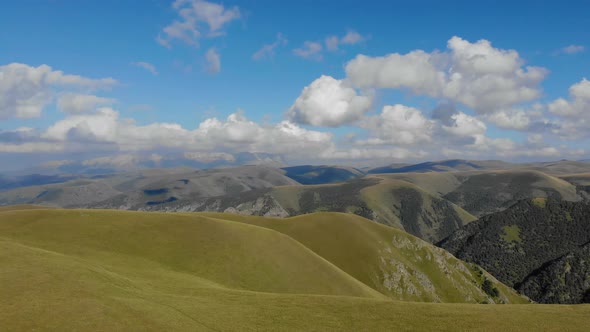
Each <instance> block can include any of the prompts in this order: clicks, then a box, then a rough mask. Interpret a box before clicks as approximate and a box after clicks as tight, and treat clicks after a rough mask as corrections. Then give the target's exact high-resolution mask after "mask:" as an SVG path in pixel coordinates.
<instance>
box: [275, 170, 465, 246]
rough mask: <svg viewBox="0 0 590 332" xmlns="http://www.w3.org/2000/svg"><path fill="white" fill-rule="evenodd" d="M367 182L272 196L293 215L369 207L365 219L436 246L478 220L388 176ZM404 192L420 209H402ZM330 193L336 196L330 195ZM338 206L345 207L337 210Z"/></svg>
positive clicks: (284, 190) (291, 189) (278, 190)
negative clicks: (308, 197)
mask: <svg viewBox="0 0 590 332" xmlns="http://www.w3.org/2000/svg"><path fill="white" fill-rule="evenodd" d="M441 174H443V173H441ZM363 181H365V183H364V184H361V182H360V181H357V182H356V183H357V184H356V185H355V184H353V182H350V183H345V184H326V185H308V186H280V187H275V188H273V189H272V196H273V198H274V199H275V200H276V201H277V202H278V203H279V204H280V205H281V206H282V207H283V208H285V209H286V210H287V211H290V212H291V213H292V215H296V214H301V213H309V212H320V211H340V212H349V213H355V212H357V210H358V209H360V208H363V207H366V208H368V209H370V210H369V211H370V212H371V215H370V216H369V215H365V217H369V218H372V219H374V220H375V221H377V222H380V223H382V224H386V225H390V226H394V227H397V228H400V229H403V230H405V231H407V232H410V233H412V234H414V235H417V236H420V237H421V238H423V239H426V240H429V241H432V242H437V241H439V240H441V239H443V238H445V237H446V236H448V235H449V234H451V233H452V232H453V231H455V230H457V229H458V228H460V227H461V226H463V225H465V224H467V223H469V222H471V221H474V220H476V219H477V218H476V217H474V216H473V215H471V214H470V213H469V212H467V211H465V210H463V209H462V208H461V207H459V206H457V205H455V204H453V203H451V202H445V201H444V199H443V198H441V197H440V196H439V195H438V194H437V193H436V192H430V191H426V190H424V189H423V188H421V187H418V186H416V185H414V184H412V183H409V182H406V181H401V180H396V179H394V178H391V177H389V176H388V175H371V176H368V177H366V178H365V179H364V180H363ZM403 190H406V191H408V190H409V191H411V192H412V193H413V194H414V195H416V196H419V197H420V199H418V200H414V199H411V198H410V200H412V201H415V202H419V203H417V204H418V205H419V206H416V207H407V206H406V207H402V204H401V201H402V196H404V195H403ZM328 191H331V192H332V193H331V194H329V195H328ZM310 192H316V193H315V194H314V195H315V196H314V202H312V203H309V202H308V203H307V204H308V206H307V207H304V206H302V204H303V196H304V195H305V194H308V193H310ZM332 196H334V197H332ZM407 198H409V197H406V199H407ZM334 202H336V203H338V204H340V203H342V204H341V205H340V206H336V205H334ZM310 207H312V209H310ZM305 208H307V210H305ZM412 211H414V212H416V213H415V215H414V213H411V212H412ZM408 212H410V213H408ZM405 214H411V216H406V220H405V224H404V222H402V215H405ZM410 227H411V229H410Z"/></svg>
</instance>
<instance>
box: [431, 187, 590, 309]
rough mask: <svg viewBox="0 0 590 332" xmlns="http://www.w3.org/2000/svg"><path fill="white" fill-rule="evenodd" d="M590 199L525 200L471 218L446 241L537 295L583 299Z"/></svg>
mask: <svg viewBox="0 0 590 332" xmlns="http://www.w3.org/2000/svg"><path fill="white" fill-rule="evenodd" d="M588 215H590V205H588V204H587V203H584V202H566V201H558V200H554V199H547V198H534V199H530V200H524V201H521V202H519V203H517V204H515V205H514V206H512V207H510V208H509V209H507V210H505V211H502V212H499V213H495V214H491V215H488V216H485V217H482V218H481V219H479V220H477V221H475V222H472V223H470V224H469V225H467V226H465V227H464V228H462V229H461V230H459V231H457V232H455V233H454V234H453V235H451V236H450V237H449V238H447V239H445V240H444V241H442V242H441V243H440V245H441V246H442V247H443V248H445V249H447V250H449V251H450V252H451V253H453V254H455V255H457V257H459V258H461V259H464V260H466V261H469V262H473V263H477V264H479V265H481V266H482V267H483V268H485V269H486V270H487V271H489V272H490V273H492V274H493V275H494V276H496V277H497V278H498V279H499V280H501V281H503V282H504V283H506V284H508V285H510V286H514V287H516V288H517V289H519V290H521V291H522V292H524V293H525V294H526V295H528V296H529V297H531V298H532V299H533V300H535V301H539V302H547V301H550V302H555V303H577V302H579V301H582V299H583V298H584V296H585V294H586V293H587V292H590V269H589V267H588V264H587V263H586V261H587V259H588V256H587V255H586V254H585V253H587V252H588V248H585V249H584V246H587V244H588V242H590V223H589V222H588Z"/></svg>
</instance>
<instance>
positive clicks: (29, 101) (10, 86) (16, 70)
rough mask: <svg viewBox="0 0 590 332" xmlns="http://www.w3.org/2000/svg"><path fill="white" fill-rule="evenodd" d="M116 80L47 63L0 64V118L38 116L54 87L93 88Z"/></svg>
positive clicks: (48, 100) (111, 83)
mask: <svg viewBox="0 0 590 332" xmlns="http://www.w3.org/2000/svg"><path fill="white" fill-rule="evenodd" d="M116 83H117V81H116V80H114V79H112V78H102V79H91V78H86V77H82V76H78V75H67V74H64V73H63V72H62V71H59V70H53V69H52V68H51V67H50V66H48V65H41V66H38V67H32V66H29V65H26V64H21V63H11V64H8V65H3V66H0V119H8V118H13V117H15V118H35V117H39V116H40V115H41V112H42V111H43V109H44V108H45V107H46V106H47V105H49V104H51V103H52V102H53V99H54V95H55V91H56V90H64V89H83V90H94V89H100V88H108V87H111V86H113V85H115V84H116Z"/></svg>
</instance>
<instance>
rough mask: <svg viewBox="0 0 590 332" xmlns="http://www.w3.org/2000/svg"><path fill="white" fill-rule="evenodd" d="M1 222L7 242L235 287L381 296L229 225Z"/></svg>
mask: <svg viewBox="0 0 590 332" xmlns="http://www.w3.org/2000/svg"><path fill="white" fill-rule="evenodd" d="M2 219H3V220H2V222H1V223H0V234H1V236H2V237H5V238H8V239H10V240H12V241H16V242H18V243H21V244H24V245H32V246H35V247H36V248H40V249H43V250H49V251H53V252H58V253H62V254H66V255H75V256H76V257H80V258H82V259H87V260H96V261H100V262H105V263H108V264H112V265H117V264H121V263H124V264H130V265H134V264H135V263H136V262H144V261H150V262H154V263H157V264H160V265H162V267H163V268H167V269H171V270H173V271H178V272H182V273H188V274H191V275H194V276H197V277H199V278H203V279H206V280H210V281H214V282H215V283H218V284H220V285H223V286H225V287H228V288H235V289H244V290H252V291H263V292H280V293H312V294H323V295H350V296H369V297H375V296H380V294H378V293H376V292H375V291H373V290H372V289H370V288H368V287H366V286H365V285H363V284H361V283H359V282H358V281H356V280H354V279H353V278H351V277H350V276H348V275H347V274H346V273H343V272H342V271H340V270H339V269H337V268H335V267H334V266H333V265H332V264H330V263H329V262H327V261H325V260H324V259H322V258H321V257H319V256H317V255H316V254H314V253H313V252H311V251H310V250H309V249H307V248H305V247H304V246H302V245H301V244H300V243H298V242H297V241H294V240H293V239H291V238H290V237H288V236H285V235H283V234H280V233H277V232H274V231H270V230H268V229H265V228H260V227H255V226H251V225H245V224H241V223H235V222H231V221H227V220H211V219H208V218H203V217H199V216H196V215H195V216H182V215H173V214H163V213H133V212H121V211H107V210H102V211H101V210H34V211H14V212H3V213H2ZM137 268H138V269H142V268H143V266H137Z"/></svg>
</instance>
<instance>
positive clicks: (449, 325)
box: [0, 209, 590, 331]
mask: <svg viewBox="0 0 590 332" xmlns="http://www.w3.org/2000/svg"><path fill="white" fill-rule="evenodd" d="M341 216H342V215H312V216H305V217H299V218H294V219H293V220H289V224H294V225H295V226H293V227H295V228H294V229H298V227H299V224H301V225H303V226H305V225H307V224H308V223H313V222H312V221H310V220H307V219H306V218H312V219H318V217H319V219H323V221H322V220H320V221H319V223H320V225H323V226H317V227H318V228H316V229H315V230H313V231H312V233H313V232H316V231H318V230H320V229H322V228H324V227H327V226H326V225H329V224H330V223H331V222H334V221H330V220H334V219H338V218H340V217H341ZM220 217H224V218H225V217H228V216H227V215H217V216H216V218H209V217H206V216H203V215H188V214H187V215H179V214H158V213H149V214H146V213H139V212H120V211H88V210H68V211H63V210H52V211H49V210H34V211H25V210H16V211H9V210H7V209H5V210H4V211H3V212H0V268H1V271H2V273H0V293H1V294H2V296H1V297H0V309H1V310H0V326H2V328H3V329H6V330H9V331H15V330H53V331H55V330H60V331H73V330H102V331H113V330H126V331H162V330H175V331H208V330H217V331H220V330H221V331H227V330H241V331H255V330H258V331H260V330H265V331H276V330H283V331H301V330H306V331H314V330H315V331H358V330H370V331H376V330H417V329H422V330H432V329H437V330H448V331H451V330H452V331H456V330H488V329H489V328H490V327H493V328H494V329H501V330H506V331H511V330H522V329H528V330H530V329H537V330H539V329H542V330H553V331H560V330H563V327H564V326H567V327H568V328H569V329H570V330H572V331H575V330H580V331H582V330H584V328H585V327H586V326H588V324H590V307H589V306H541V305H528V304H523V305H473V304H471V305H470V304H431V303H418V302H397V301H392V300H390V299H387V298H386V297H385V296H382V295H381V294H380V293H378V292H376V291H373V290H372V289H371V288H369V287H367V286H365V285H364V284H362V283H361V282H359V281H357V280H355V279H354V278H352V277H351V276H350V275H349V274H348V273H346V272H344V271H342V270H341V269H339V268H338V267H336V265H335V264H332V263H330V262H328V260H326V259H324V258H322V257H320V255H317V254H316V253H314V252H313V251H312V250H310V249H308V248H307V247H306V246H304V245H303V244H301V243H300V242H298V241H295V240H294V239H293V237H291V236H288V235H287V234H288V233H291V234H292V235H293V236H295V234H300V236H303V237H308V236H305V234H311V233H309V232H308V231H306V230H305V229H299V230H298V231H295V230H293V231H288V232H287V231H286V230H285V231H284V233H283V232H277V231H275V230H274V228H273V227H274V226H273V227H271V226H272V224H274V223H278V222H279V220H270V221H264V220H262V219H260V220H259V222H260V223H261V225H262V223H265V222H268V223H269V225H264V227H260V226H256V225H254V224H253V223H252V222H251V221H252V220H254V219H252V220H247V222H248V223H249V224H244V222H243V221H244V220H242V221H240V222H235V221H231V220H227V219H220ZM345 217H346V219H343V220H340V221H339V222H342V223H345V224H346V225H357V224H358V223H360V221H357V220H356V218H354V217H350V216H345ZM235 218H237V217H235V216H232V217H231V218H230V219H235ZM319 219H318V220H319ZM366 223H367V224H371V223H369V222H366ZM371 225H373V224H371ZM357 226H359V227H360V226H361V225H360V224H359V225H357ZM357 226H355V227H356V228H353V230H351V233H354V232H356V231H359V228H358V227H357ZM377 226H378V227H385V226H379V225H377ZM277 227H278V226H277ZM371 227H372V226H371ZM312 228H313V227H312ZM361 229H362V228H361ZM384 229H386V228H384ZM387 229H388V228H387ZM366 232H369V233H370V231H369V229H366ZM363 236H364V235H363ZM221 239H223V241H221ZM312 243H317V241H316V240H313V239H312V240H310V242H309V245H310V246H311V245H312ZM330 246H331V244H330V245H326V247H330ZM345 246H346V245H344V246H341V247H345ZM333 252H335V251H333ZM324 255H325V256H329V251H328V252H326V253H324ZM342 257H344V256H342ZM351 259H356V257H354V256H353V257H352V258H351ZM335 260H336V259H335ZM344 261H346V259H344ZM293 269H296V270H293Z"/></svg>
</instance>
